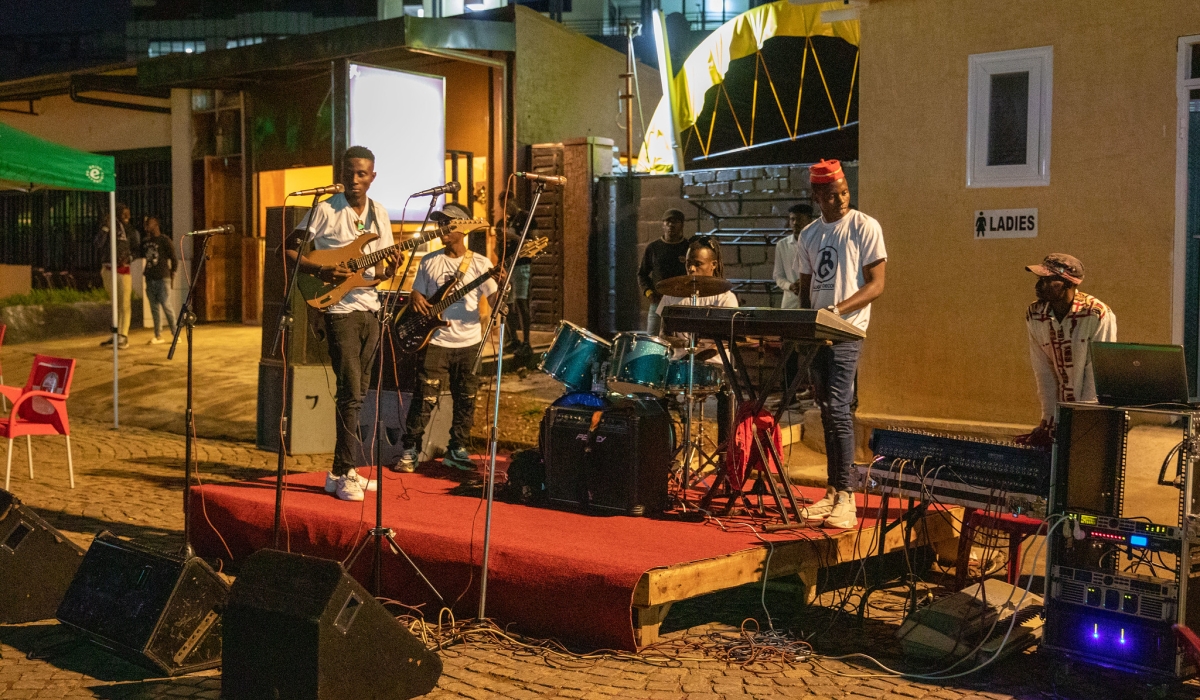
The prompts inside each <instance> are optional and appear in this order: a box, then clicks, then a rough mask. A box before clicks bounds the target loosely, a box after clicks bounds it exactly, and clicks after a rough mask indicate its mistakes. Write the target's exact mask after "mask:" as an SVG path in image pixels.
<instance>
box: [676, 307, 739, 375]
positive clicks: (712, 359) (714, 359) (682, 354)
mask: <svg viewBox="0 0 1200 700" xmlns="http://www.w3.org/2000/svg"><path fill="white" fill-rule="evenodd" d="M676 304H679V305H681V306H724V307H728V308H737V307H738V305H739V304H738V298H737V296H736V295H734V293H733V292H721V293H720V294H716V295H713V296H709V297H699V298H697V299H696V303H695V304H692V298H691V297H672V296H664V297H663V298H662V299H661V300H660V301H659V302H658V307H657V309H656V312H657V313H658V315H659V317H662V312H663V309H665V308H667V307H668V306H675V305H676ZM677 335H678V337H680V338H686V337H687V336H686V335H683V334H677ZM696 347H697V348H708V347H715V346H714V345H713V344H712V343H711V342H709V341H700V342H698V343H696ZM686 356H687V350H685V349H682V348H676V349H675V350H674V351H673V352H672V353H671V359H672V360H679V359H682V358H684V357H686ZM708 363H709V364H713V365H719V364H721V358H720V357H719V356H717V357H710V358H709V359H708Z"/></svg>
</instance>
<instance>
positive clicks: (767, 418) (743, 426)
mask: <svg viewBox="0 0 1200 700" xmlns="http://www.w3.org/2000/svg"><path fill="white" fill-rule="evenodd" d="M751 407H752V404H751V403H745V404H742V406H741V407H739V408H738V412H737V419H736V420H735V421H734V426H735V427H734V431H733V439H732V440H730V441H729V451H728V454H727V455H726V457H725V459H726V462H725V471H726V473H727V474H728V475H729V485H730V486H731V487H733V489H734V490H739V489H741V488H742V484H743V483H745V481H746V474H747V473H748V472H749V471H750V470H752V469H754V468H756V467H759V466H762V457H761V456H760V454H759V451H758V448H757V447H756V446H755V445H754V426H758V434H759V435H760V437H761V439H766V438H767V436H770V438H771V440H772V441H773V442H774V443H775V453H776V454H778V455H781V456H782V455H783V440H782V439H780V437H779V429H778V426H776V425H775V418H774V416H772V415H771V414H770V413H768V412H767V411H766V410H765V409H760V410H759V412H758V415H757V416H751V415H750V409H751ZM763 453H764V454H766V456H767V459H770V460H772V461H774V457H772V456H771V449H770V448H769V447H768V446H767V445H766V443H763ZM774 466H778V465H774ZM780 471H781V473H782V470H780Z"/></svg>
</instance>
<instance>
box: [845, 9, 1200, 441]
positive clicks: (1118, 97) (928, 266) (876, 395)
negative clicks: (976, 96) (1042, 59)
mask: <svg viewBox="0 0 1200 700" xmlns="http://www.w3.org/2000/svg"><path fill="white" fill-rule="evenodd" d="M861 17H862V65H861V70H860V75H861V80H862V83H861V88H860V90H861V92H860V95H861V100H862V103H861V112H860V113H861V120H862V127H861V129H862V132H861V141H860V150H859V156H860V161H859V162H860V185H859V186H860V192H861V197H860V208H861V209H862V210H863V211H864V212H866V213H868V214H870V215H872V216H874V217H876V218H877V219H879V221H880V223H881V224H882V226H883V231H884V236H885V240H886V243H887V248H888V270H887V272H888V274H887V289H886V292H885V293H884V296H883V298H882V299H881V300H880V301H879V302H877V304H876V306H875V308H874V310H873V312H872V316H871V328H870V331H869V333H868V338H867V341H866V345H865V348H864V357H863V361H862V365H861V369H860V378H859V387H860V397H861V398H860V401H861V404H860V410H861V411H863V412H868V413H884V414H894V415H911V416H923V417H931V418H933V417H936V418H957V419H969V420H980V421H998V422H1019V423H1035V422H1036V421H1037V417H1038V406H1037V398H1036V396H1035V390H1034V380H1033V375H1032V370H1031V368H1030V363H1029V351H1028V344H1027V337H1026V332H1025V326H1024V313H1025V309H1026V307H1027V306H1028V305H1029V303H1030V302H1032V301H1033V300H1034V294H1033V285H1034V281H1035V280H1034V276H1033V275H1032V274H1030V273H1029V272H1026V271H1025V270H1024V266H1025V265H1027V264H1030V263H1034V262H1037V261H1039V260H1041V259H1042V258H1043V257H1044V256H1045V255H1046V254H1047V253H1051V252H1067V253H1071V254H1073V255H1075V256H1077V257H1079V258H1080V259H1081V260H1082V261H1083V263H1084V265H1085V269H1086V273H1087V279H1086V280H1085V282H1084V284H1083V286H1082V289H1083V290H1084V291H1086V292H1089V293H1091V294H1094V295H1095V296H1097V297H1099V298H1100V299H1101V300H1103V301H1105V302H1107V303H1108V304H1109V305H1110V306H1111V307H1112V308H1113V310H1114V311H1115V313H1116V315H1117V318H1118V328H1119V334H1120V338H1121V339H1122V340H1126V341H1142V342H1152V343H1168V342H1172V322H1173V320H1174V316H1175V315H1181V314H1182V310H1181V309H1173V308H1172V289H1173V274H1174V272H1173V270H1174V261H1173V258H1172V250H1173V247H1174V242H1175V159H1176V151H1175V146H1176V138H1175V126H1174V123H1175V118H1176V96H1175V85H1176V47H1177V43H1178V41H1177V40H1178V38H1179V37H1180V36H1184V35H1188V34H1200V3H1197V2H1194V1H1193V0H1162V1H1161V2H1152V3H1138V4H1136V5H1131V4H1129V3H1124V2H1099V1H1097V2H1044V1H1039V0H1005V1H1004V2H964V1H963V0H877V1H875V2H872V3H871V4H870V5H869V6H867V7H866V8H864V9H863V11H862V15H861ZM1038 46H1053V47H1054V68H1053V90H1054V92H1053V114H1052V117H1051V119H1052V122H1051V123H1052V134H1051V150H1050V185H1049V186H1046V187H1021V188H989V189H974V188H967V187H966V161H967V156H966V141H967V58H968V56H969V55H971V54H977V53H987V52H993V51H1005V50H1010V49H1020V48H1031V47H1038ZM1032 207H1036V208H1037V209H1038V216H1039V219H1040V221H1039V232H1038V237H1037V238H1034V239H1008V240H983V241H977V240H975V239H974V238H973V236H972V227H973V221H974V215H975V213H976V212H977V211H978V210H980V209H1016V208H1032Z"/></svg>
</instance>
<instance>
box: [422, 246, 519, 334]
mask: <svg viewBox="0 0 1200 700" xmlns="http://www.w3.org/2000/svg"><path fill="white" fill-rule="evenodd" d="M468 254H469V255H470V253H468ZM462 261H463V259H462V258H452V257H450V256H449V255H447V254H446V250H445V249H444V248H443V249H442V250H439V251H437V252H435V253H430V254H429V255H426V256H425V257H423V258H421V265H420V267H418V268H417V278H416V279H415V280H413V291H417V292H420V293H421V294H422V295H424V297H425V298H426V299H428V298H429V297H431V296H433V295H434V294H435V293H436V292H437V290H439V289H441V288H442V285H444V284H446V282H449V281H450V280H451V279H452V278H453V277H454V276H455V275H457V274H458V266H459V265H461V264H462ZM490 269H492V261H491V260H488V257H487V256H486V255H480V254H479V253H475V254H473V255H471V264H470V265H468V266H467V269H466V271H465V272H463V275H462V279H461V280H459V282H458V284H456V285H454V289H461V288H463V287H464V286H466V285H468V284H470V283H471V281H472V280H474V279H475V278H477V277H479V276H480V275H482V274H483V273H485V272H487V271H488V270H490ZM498 289H499V287H497V285H496V280H494V279H489V280H488V281H487V282H484V283H483V284H481V285H479V286H478V287H476V288H475V289H473V290H471V293H470V294H468V295H467V296H465V297H463V298H462V299H460V300H458V301H456V302H454V303H453V304H451V305H450V307H449V308H447V309H446V310H445V311H443V312H442V318H443V319H444V320H446V321H449V322H450V325H449V326H447V327H445V328H439V329H438V330H437V331H435V332H434V334H433V338H432V339H430V341H429V342H431V343H433V344H434V345H438V346H441V347H443V348H465V347H470V346H472V345H475V344H476V343H479V342H481V341H482V340H483V332H482V330H481V329H480V328H479V299H480V298H481V297H485V296H491V295H493V294H495V293H496V291H497V290H498ZM451 293H453V290H452V291H451Z"/></svg>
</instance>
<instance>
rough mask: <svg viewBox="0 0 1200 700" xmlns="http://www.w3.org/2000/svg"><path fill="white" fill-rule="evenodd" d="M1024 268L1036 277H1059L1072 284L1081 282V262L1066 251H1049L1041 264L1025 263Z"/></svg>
mask: <svg viewBox="0 0 1200 700" xmlns="http://www.w3.org/2000/svg"><path fill="white" fill-rule="evenodd" d="M1025 269H1026V270H1029V271H1030V272H1032V273H1033V274H1035V275H1037V276H1038V277H1061V278H1063V279H1065V280H1066V281H1068V282H1070V283H1072V284H1080V283H1082V282H1083V263H1081V262H1079V258H1076V257H1074V256H1071V255H1067V254H1066V253H1051V254H1049V255H1047V256H1046V259H1045V260H1043V261H1042V264H1041V265H1026V266H1025Z"/></svg>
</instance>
